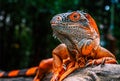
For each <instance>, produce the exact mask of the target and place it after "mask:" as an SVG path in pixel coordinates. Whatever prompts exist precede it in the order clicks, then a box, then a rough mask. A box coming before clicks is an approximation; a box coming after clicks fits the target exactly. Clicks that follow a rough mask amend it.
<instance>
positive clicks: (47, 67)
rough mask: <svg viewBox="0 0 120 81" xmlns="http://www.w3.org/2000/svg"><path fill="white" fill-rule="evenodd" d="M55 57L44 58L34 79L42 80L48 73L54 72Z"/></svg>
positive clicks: (35, 80) (36, 80)
mask: <svg viewBox="0 0 120 81" xmlns="http://www.w3.org/2000/svg"><path fill="white" fill-rule="evenodd" d="M52 63H53V58H49V59H45V60H42V61H41V62H40V64H39V67H38V71H37V74H36V76H35V78H34V80H33V81H41V79H42V78H43V76H44V75H45V74H46V73H49V72H52V68H53V66H52Z"/></svg>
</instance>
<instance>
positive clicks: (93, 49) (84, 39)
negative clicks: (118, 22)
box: [34, 11, 117, 81]
mask: <svg viewBox="0 0 120 81" xmlns="http://www.w3.org/2000/svg"><path fill="white" fill-rule="evenodd" d="M50 23H51V26H52V29H53V36H54V37H56V38H57V39H59V40H60V41H61V43H62V44H60V45H58V46H57V47H56V48H55V49H54V50H53V52H52V55H53V58H50V59H47V60H43V61H42V62H40V65H39V67H38V69H37V73H36V76H35V78H34V81H41V79H42V78H43V75H44V74H46V73H48V72H52V73H53V76H52V79H51V81H62V80H63V79H64V78H65V77H66V76H68V75H69V74H70V73H71V72H73V71H75V70H76V69H78V68H84V67H86V66H89V65H93V64H94V65H98V64H109V63H110V64H115V63H117V61H116V58H115V56H114V55H113V54H112V53H111V52H109V51H108V50H106V49H105V48H103V47H101V46H100V34H99V31H98V28H97V25H96V22H95V21H94V19H93V18H92V17H91V16H90V15H89V14H88V13H84V12H83V11H73V12H66V13H61V14H58V15H55V16H54V17H53V18H52V20H51V22H50Z"/></svg>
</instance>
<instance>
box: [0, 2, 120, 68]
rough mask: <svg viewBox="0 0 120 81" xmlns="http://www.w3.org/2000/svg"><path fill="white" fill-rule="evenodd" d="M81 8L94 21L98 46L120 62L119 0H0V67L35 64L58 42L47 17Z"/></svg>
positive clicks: (20, 66)
mask: <svg viewBox="0 0 120 81" xmlns="http://www.w3.org/2000/svg"><path fill="white" fill-rule="evenodd" d="M74 10H83V11H85V12H88V13H89V14H91V16H92V17H93V18H94V19H95V20H96V22H97V25H98V28H99V30H100V34H101V45H102V46H104V47H105V48H107V49H108V50H110V51H111V52H112V53H114V54H115V55H116V57H117V60H118V61H120V60H119V59H120V20H119V19H120V1H119V0H0V69H1V70H12V69H17V68H19V69H21V68H27V67H32V66H36V65H38V64H39V62H40V61H41V60H42V59H46V58H49V57H52V55H51V52H52V50H53V49H54V48H55V47H56V46H57V45H58V44H60V42H59V41H58V40H57V39H54V38H53V37H52V29H51V26H50V20H51V18H52V17H53V16H54V15H55V14H58V13H63V12H67V11H74Z"/></svg>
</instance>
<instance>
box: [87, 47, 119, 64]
mask: <svg viewBox="0 0 120 81" xmlns="http://www.w3.org/2000/svg"><path fill="white" fill-rule="evenodd" d="M93 52H94V53H93V54H94V55H93V56H94V57H93V59H94V60H90V61H89V62H88V63H87V64H86V65H93V64H95V65H98V64H102V63H105V64H116V63H117V61H116V58H115V56H114V55H113V54H112V53H111V52H109V51H108V50H107V49H105V48H103V47H101V46H99V47H98V48H97V49H96V50H94V51H93ZM91 55H92V54H91Z"/></svg>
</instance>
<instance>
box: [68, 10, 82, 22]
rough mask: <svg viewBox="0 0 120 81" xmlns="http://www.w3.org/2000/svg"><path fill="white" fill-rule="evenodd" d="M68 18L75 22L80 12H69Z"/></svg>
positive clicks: (78, 18)
mask: <svg viewBox="0 0 120 81" xmlns="http://www.w3.org/2000/svg"><path fill="white" fill-rule="evenodd" d="M68 17H69V19H70V20H71V21H73V22H77V21H79V20H80V14H79V13H78V12H73V13H72V14H70V15H69V16H68Z"/></svg>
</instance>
